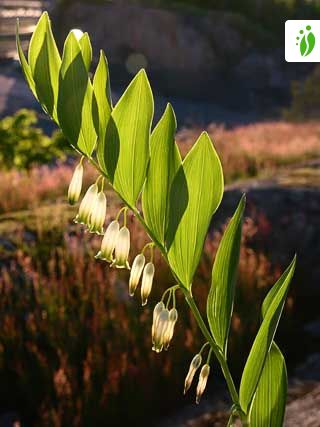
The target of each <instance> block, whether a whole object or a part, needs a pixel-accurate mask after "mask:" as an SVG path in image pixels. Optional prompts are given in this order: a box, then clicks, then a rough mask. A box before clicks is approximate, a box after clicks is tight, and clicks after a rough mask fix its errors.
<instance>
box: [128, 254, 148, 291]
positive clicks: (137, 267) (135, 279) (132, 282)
mask: <svg viewBox="0 0 320 427" xmlns="http://www.w3.org/2000/svg"><path fill="white" fill-rule="evenodd" d="M145 262H146V258H145V256H144V255H143V254H139V255H137V256H136V257H135V259H134V261H133V264H132V267H131V272H130V279H129V295H130V296H133V295H134V293H135V291H136V289H137V286H138V283H139V280H140V277H141V274H142V270H143V267H144V264H145Z"/></svg>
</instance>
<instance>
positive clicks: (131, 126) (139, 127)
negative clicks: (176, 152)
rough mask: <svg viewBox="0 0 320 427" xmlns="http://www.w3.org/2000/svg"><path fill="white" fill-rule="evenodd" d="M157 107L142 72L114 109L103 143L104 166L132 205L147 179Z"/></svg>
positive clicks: (102, 157)
mask: <svg viewBox="0 0 320 427" xmlns="http://www.w3.org/2000/svg"><path fill="white" fill-rule="evenodd" d="M153 108H154V107H153V95H152V91H151V87H150V84H149V81H148V78H147V75H146V73H145V71H144V70H141V71H140V72H139V73H138V74H137V75H136V76H135V78H134V79H133V80H132V82H131V83H130V85H129V86H128V88H127V89H126V91H125V92H124V94H123V95H122V97H121V98H120V100H119V101H118V103H117V104H116V106H115V107H114V109H113V111H112V114H111V117H110V120H109V122H108V125H107V130H106V135H105V141H104V144H99V164H100V167H101V168H102V169H103V170H104V171H105V172H106V173H107V174H108V177H109V179H110V181H111V183H112V184H113V186H114V188H115V189H116V190H117V191H118V193H119V194H120V196H121V197H122V198H123V199H124V200H125V201H126V202H127V203H128V204H129V205H130V206H134V205H135V203H136V201H137V198H138V196H139V194H140V192H141V189H142V186H143V184H144V181H145V178H146V172H147V166H148V163H149V157H150V148H149V139H150V129H151V122H152V118H153Z"/></svg>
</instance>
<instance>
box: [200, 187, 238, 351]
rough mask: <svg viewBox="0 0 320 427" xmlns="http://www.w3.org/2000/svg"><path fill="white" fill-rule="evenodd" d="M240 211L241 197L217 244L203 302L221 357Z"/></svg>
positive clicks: (231, 297) (229, 312)
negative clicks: (205, 300)
mask: <svg viewBox="0 0 320 427" xmlns="http://www.w3.org/2000/svg"><path fill="white" fill-rule="evenodd" d="M244 207H245V197H244V196H243V197H242V199H241V201H240V203H239V206H238V208H237V210H236V212H235V214H234V215H233V217H232V219H231V220H230V222H229V224H228V227H227V228H226V230H225V232H224V234H223V237H222V239H221V242H220V244H219V248H218V251H217V254H216V257H215V260H214V264H213V268H212V278H211V288H210V292H209V295H208V301H207V317H208V322H209V326H210V330H211V332H212V335H213V337H214V339H215V341H216V343H217V344H218V346H219V347H220V348H221V350H222V351H223V352H224V353H226V350H227V341H228V334H229V328H230V321H231V316H232V310H233V300H234V288H235V282H236V276H237V270H238V263H239V253H240V244H241V228H242V217H243V211H244Z"/></svg>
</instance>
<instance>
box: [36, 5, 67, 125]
mask: <svg viewBox="0 0 320 427" xmlns="http://www.w3.org/2000/svg"><path fill="white" fill-rule="evenodd" d="M28 58H29V66H30V70H31V73H32V77H33V80H34V83H35V90H36V93H37V98H38V100H39V102H40V104H41V105H42V107H43V108H44V109H45V111H46V112H47V113H48V114H49V115H50V116H51V117H52V118H53V119H54V120H55V121H57V99H58V86H59V70H60V66H61V58H60V54H59V51H58V48H57V45H56V42H55V40H54V37H53V34H52V30H51V23H50V20H49V16H48V14H47V13H46V12H44V13H43V14H42V16H41V18H40V19H39V21H38V24H37V26H36V28H35V30H34V33H33V34H32V37H31V40H30V44H29V54H28Z"/></svg>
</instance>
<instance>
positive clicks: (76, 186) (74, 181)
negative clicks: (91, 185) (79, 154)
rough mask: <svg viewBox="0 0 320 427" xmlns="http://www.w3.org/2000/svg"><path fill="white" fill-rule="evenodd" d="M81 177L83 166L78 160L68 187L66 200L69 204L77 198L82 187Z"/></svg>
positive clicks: (73, 202) (72, 203)
mask: <svg viewBox="0 0 320 427" xmlns="http://www.w3.org/2000/svg"><path fill="white" fill-rule="evenodd" d="M82 178H83V166H82V162H80V163H79V164H78V165H77V166H76V167H75V170H74V172H73V175H72V178H71V181H70V184H69V189H68V201H69V203H70V205H74V204H75V203H77V201H78V200H79V197H80V194H81V188H82Z"/></svg>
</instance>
